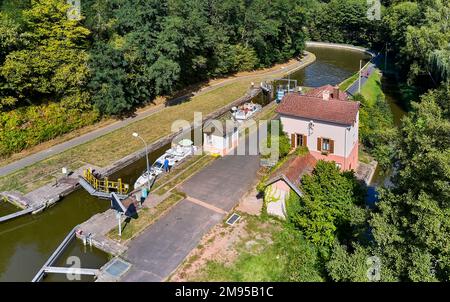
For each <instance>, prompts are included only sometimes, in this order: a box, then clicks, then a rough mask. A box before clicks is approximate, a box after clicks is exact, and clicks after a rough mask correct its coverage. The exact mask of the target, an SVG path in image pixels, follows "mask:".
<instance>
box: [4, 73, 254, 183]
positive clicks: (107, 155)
mask: <svg viewBox="0 0 450 302" xmlns="http://www.w3.org/2000/svg"><path fill="white" fill-rule="evenodd" d="M249 85H250V80H248V81H242V82H237V83H233V84H230V85H227V86H224V87H220V88H217V89H215V90H213V91H211V92H209V93H206V94H203V95H200V96H196V97H193V98H192V99H191V100H190V101H188V102H184V103H182V104H179V105H176V106H170V107H167V108H165V109H164V110H162V111H160V112H157V113H155V114H153V115H151V116H149V117H147V118H145V119H143V120H140V121H137V122H135V123H132V124H130V125H128V126H126V127H123V128H121V129H118V130H116V131H114V132H112V133H109V134H107V135H104V136H102V137H100V138H97V139H95V140H92V141H90V142H88V143H86V144H83V145H79V146H77V147H74V148H72V149H70V150H67V151H65V152H63V153H60V154H58V155H55V156H53V157H50V158H49V159H46V160H44V161H41V162H38V163H36V164H34V165H32V166H29V167H27V168H24V169H22V170H19V171H17V172H15V173H13V174H10V175H8V176H5V177H2V178H0V191H5V190H13V189H14V190H18V191H21V192H29V191H31V190H33V189H35V188H37V187H39V186H41V185H43V184H45V183H48V182H49V181H51V180H52V179H54V177H58V176H60V174H59V170H60V169H61V167H64V166H66V167H69V168H70V169H76V168H79V167H81V166H83V165H84V164H93V165H96V166H100V167H104V166H107V165H109V164H112V163H113V162H115V161H117V160H119V159H121V158H122V157H124V156H126V155H128V154H131V153H133V152H136V151H137V150H140V149H141V148H142V142H141V141H139V140H136V139H133V138H132V136H131V134H132V133H133V132H139V134H140V135H141V137H143V138H144V140H145V141H146V142H147V143H149V144H150V143H153V142H155V141H157V140H158V139H160V138H162V137H164V136H166V135H168V134H170V133H171V126H172V123H173V122H174V121H175V120H177V119H178V120H186V121H189V122H191V121H193V117H194V112H202V114H203V115H207V114H209V113H211V112H213V111H215V110H217V109H219V108H221V107H223V106H225V105H227V104H229V103H231V102H232V101H234V100H235V99H237V98H239V97H241V96H242V95H243V94H244V93H245V91H246V90H247V89H248V87H249Z"/></svg>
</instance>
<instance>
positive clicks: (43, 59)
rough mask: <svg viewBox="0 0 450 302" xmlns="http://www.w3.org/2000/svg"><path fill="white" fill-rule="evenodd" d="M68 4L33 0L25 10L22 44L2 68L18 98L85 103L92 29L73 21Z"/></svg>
mask: <svg viewBox="0 0 450 302" xmlns="http://www.w3.org/2000/svg"><path fill="white" fill-rule="evenodd" d="M68 7H69V6H68V5H67V4H66V3H65V2H62V1H58V0H42V1H32V2H31V7H30V8H29V9H27V10H25V11H24V12H23V31H24V32H23V33H22V34H21V39H22V43H21V44H22V46H21V47H20V49H17V50H15V51H12V52H10V53H9V54H8V55H7V56H6V58H5V61H4V64H3V66H2V67H1V69H0V72H1V75H2V76H3V77H4V78H5V81H6V85H7V88H8V91H9V92H10V93H11V94H12V95H11V96H12V97H15V98H17V99H18V100H29V101H34V98H35V97H38V96H47V97H54V98H55V99H58V100H60V99H65V102H66V103H67V104H69V105H70V106H82V105H81V104H83V103H86V102H87V99H86V97H87V95H86V93H84V92H83V91H82V88H83V87H84V85H85V83H86V79H87V75H88V68H87V66H86V62H87V58H88V56H87V53H86V52H85V48H86V46H87V38H88V36H89V30H88V29H86V28H84V27H83V26H81V25H80V23H79V22H78V21H76V20H69V19H68V18H67V15H66V12H67V9H68Z"/></svg>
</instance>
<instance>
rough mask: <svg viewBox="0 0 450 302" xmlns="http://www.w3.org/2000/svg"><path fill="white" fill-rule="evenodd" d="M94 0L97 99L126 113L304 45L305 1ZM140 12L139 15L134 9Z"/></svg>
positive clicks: (109, 109) (104, 107) (106, 108)
mask: <svg viewBox="0 0 450 302" xmlns="http://www.w3.org/2000/svg"><path fill="white" fill-rule="evenodd" d="M119 3H121V1H118V0H114V1H110V2H108V3H107V4H100V3H98V2H97V1H93V0H91V1H88V2H87V3H86V4H85V6H87V7H88V9H87V11H88V13H87V20H86V24H89V25H90V26H91V28H92V31H93V34H94V35H95V36H97V37H99V39H98V40H97V41H96V43H95V44H94V47H93V48H92V51H91V60H90V67H91V69H92V80H91V83H90V85H89V86H90V88H91V89H92V95H93V101H94V103H95V104H96V106H97V107H98V108H99V109H100V110H101V111H102V112H103V113H106V114H121V113H123V112H126V111H128V110H130V109H132V108H134V107H135V106H137V105H140V104H143V103H145V102H147V101H149V100H151V99H153V98H154V97H155V96H156V95H162V94H168V93H171V92H173V90H174V89H175V88H179V87H182V86H183V85H186V84H191V83H195V82H199V81H202V80H205V79H207V78H208V77H215V76H221V75H224V74H229V73H234V72H238V71H249V70H253V69H254V68H257V67H264V66H269V65H271V64H273V63H275V62H279V61H285V60H287V59H290V58H292V57H294V56H298V55H300V54H301V53H302V52H303V49H304V34H303V32H302V27H303V25H304V22H305V19H304V18H303V8H302V7H301V6H300V4H301V3H302V1H300V0H295V1H288V0H276V1H274V2H273V3H268V2H267V1H263V0H252V1H243V0H240V1H234V0H227V1H206V0H190V1H181V0H169V1H165V2H164V1H163V2H161V1H143V0H132V1H127V2H126V3H125V4H119ZM135 12H139V13H135Z"/></svg>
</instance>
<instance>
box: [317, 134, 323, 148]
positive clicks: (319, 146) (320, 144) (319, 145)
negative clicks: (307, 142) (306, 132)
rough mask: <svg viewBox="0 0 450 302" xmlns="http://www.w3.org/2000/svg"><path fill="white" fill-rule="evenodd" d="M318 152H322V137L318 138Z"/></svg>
mask: <svg viewBox="0 0 450 302" xmlns="http://www.w3.org/2000/svg"><path fill="white" fill-rule="evenodd" d="M317 151H322V139H321V138H320V137H318V138H317Z"/></svg>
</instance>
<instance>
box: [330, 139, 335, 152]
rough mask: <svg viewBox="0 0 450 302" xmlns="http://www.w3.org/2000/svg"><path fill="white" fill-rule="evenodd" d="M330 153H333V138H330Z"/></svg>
mask: <svg viewBox="0 0 450 302" xmlns="http://www.w3.org/2000/svg"><path fill="white" fill-rule="evenodd" d="M330 153H331V154H333V153H334V140H332V139H330Z"/></svg>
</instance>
